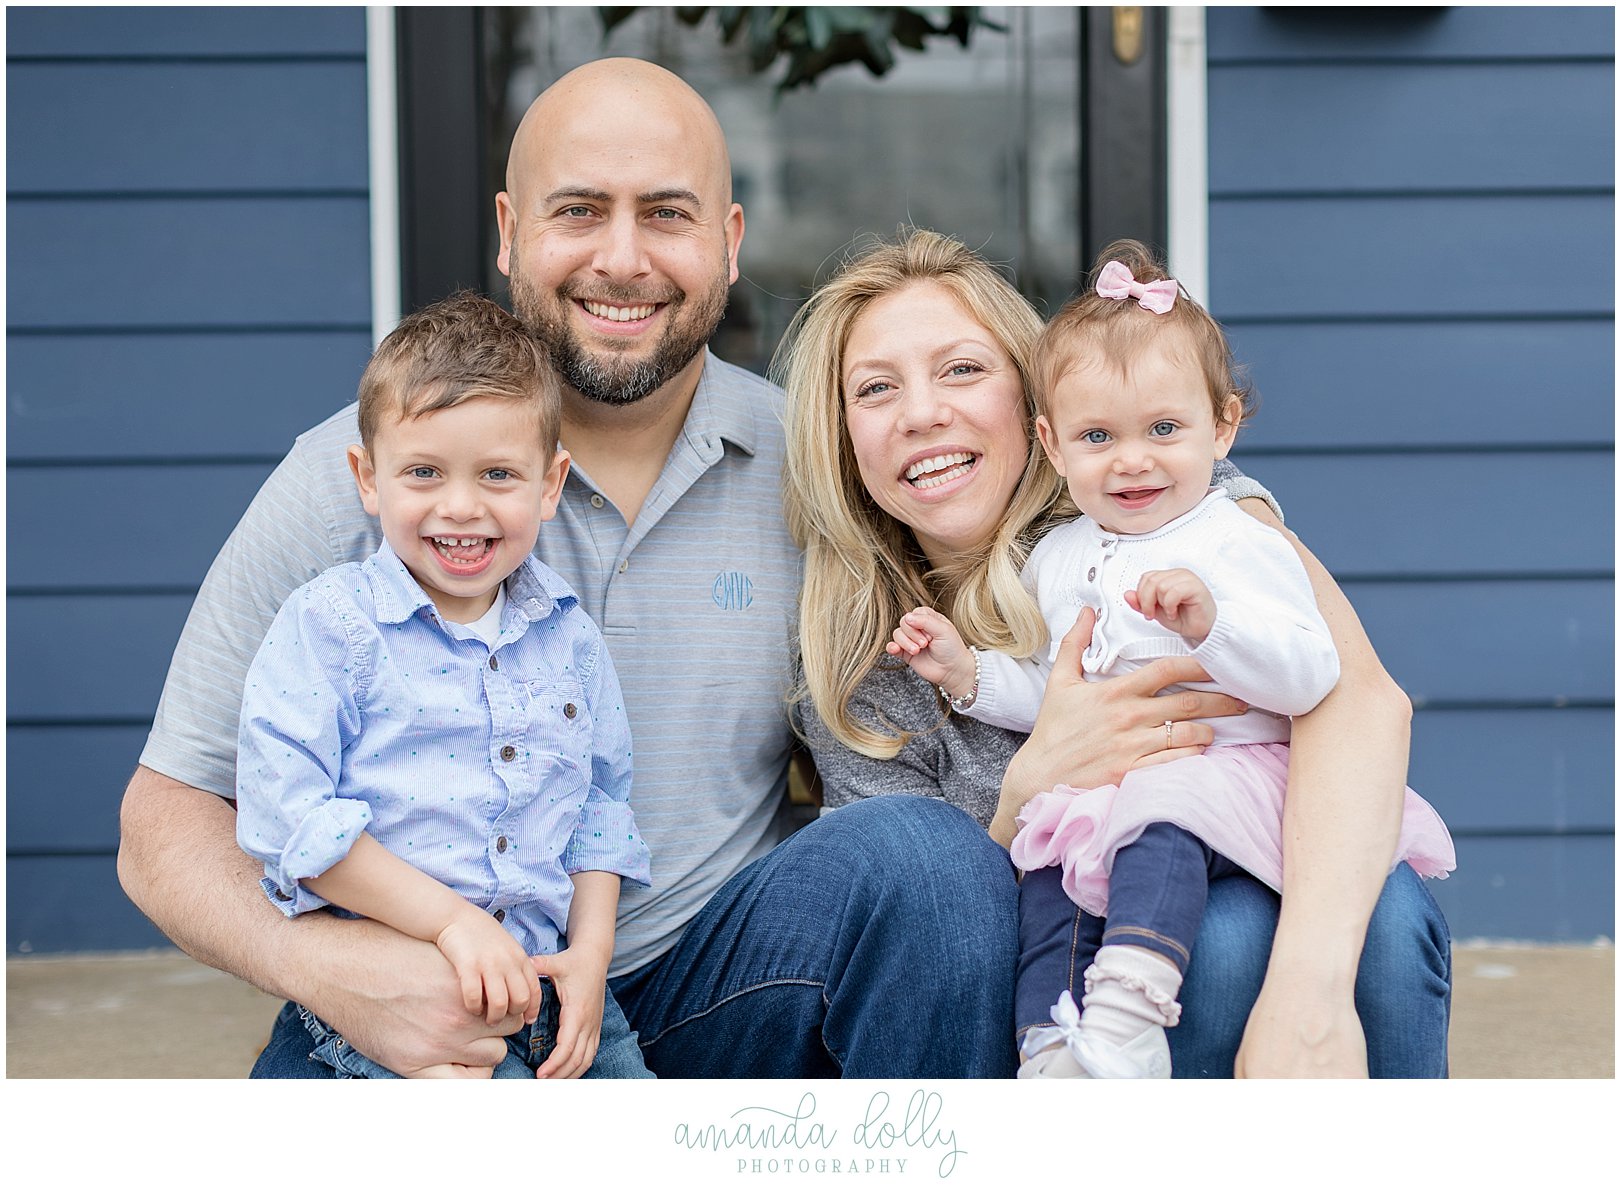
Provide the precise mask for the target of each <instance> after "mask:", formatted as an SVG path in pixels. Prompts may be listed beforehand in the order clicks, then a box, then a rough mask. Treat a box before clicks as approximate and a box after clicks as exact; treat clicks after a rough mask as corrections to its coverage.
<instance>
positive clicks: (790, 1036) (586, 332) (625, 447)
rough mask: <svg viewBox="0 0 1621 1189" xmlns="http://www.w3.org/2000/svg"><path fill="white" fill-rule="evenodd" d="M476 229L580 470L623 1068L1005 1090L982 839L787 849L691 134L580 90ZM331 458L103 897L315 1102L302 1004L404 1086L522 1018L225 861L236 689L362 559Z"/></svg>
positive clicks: (644, 70) (647, 70) (299, 481)
mask: <svg viewBox="0 0 1621 1189" xmlns="http://www.w3.org/2000/svg"><path fill="white" fill-rule="evenodd" d="M496 214H497V217H498V219H499V223H500V231H501V248H500V255H499V257H498V265H499V267H500V268H501V270H502V271H503V272H504V273H506V274H507V275H508V276H509V277H510V279H511V282H512V301H513V307H514V310H515V312H516V313H517V314H518V315H519V317H520V318H522V319H523V320H524V321H525V322H526V323H527V324H528V325H529V326H531V327H532V328H533V329H534V330H535V332H536V334H537V335H538V336H539V337H540V338H541V339H542V340H543V341H544V342H545V343H546V345H547V348H548V350H549V352H550V354H551V358H552V361H553V363H554V365H555V367H556V369H557V371H558V373H559V375H560V376H561V377H562V378H563V381H564V402H563V430H562V440H563V445H564V446H565V447H566V448H567V449H568V451H569V453H570V454H571V455H572V457H573V467H572V469H571V471H570V474H569V477H568V481H567V484H566V486H565V488H564V492H563V496H562V499H561V502H560V504H559V508H558V514H557V518H556V519H555V520H554V521H553V522H552V523H551V524H549V525H547V526H546V528H545V529H544V530H543V531H542V532H541V534H540V541H539V543H538V545H537V547H536V553H537V555H538V556H539V557H540V558H541V560H542V561H544V562H546V563H547V564H548V565H550V566H551V567H552V568H553V569H554V570H556V571H558V572H559V573H560V574H562V575H563V577H564V578H565V579H567V581H568V582H569V584H570V585H571V586H572V587H573V589H574V591H575V592H576V593H577V594H578V596H579V598H580V601H581V603H582V605H583V606H584V607H585V608H586V609H587V611H589V612H590V614H591V615H592V617H593V618H594V619H595V620H596V621H597V622H598V624H600V625H601V627H602V629H603V634H604V636H605V638H606V640H607V643H608V647H609V649H610V650H611V652H612V654H613V657H614V662H615V667H616V668H617V670H618V672H619V676H620V680H621V683H622V685H623V688H624V694H625V702H626V706H625V709H626V712H627V714H628V716H629V718H630V722H631V730H632V736H633V739H634V746H635V759H634V765H635V772H634V777H633V783H632V794H631V795H632V798H633V805H634V807H635V811H636V820H637V824H638V826H639V828H640V830H641V832H642V835H643V837H644V838H645V839H646V840H647V843H648V845H649V847H650V848H651V850H652V854H653V869H652V870H653V885H652V887H651V888H648V889H642V888H634V889H630V890H626V891H624V892H623V894H622V896H621V900H620V908H619V924H618V933H617V939H616V946H615V952H614V955H613V960H612V964H611V966H610V967H609V970H608V973H609V976H610V982H611V985H612V987H613V991H614V995H615V998H616V999H617V1000H618V1001H619V1003H620V1004H621V1006H622V1007H623V1008H624V1010H625V1012H626V1015H627V1016H628V1017H629V1018H630V1021H631V1025H632V1027H633V1028H635V1029H637V1030H638V1031H639V1033H640V1041H641V1044H642V1048H643V1053H644V1056H645V1057H646V1060H647V1064H648V1066H649V1068H651V1069H652V1070H653V1071H654V1072H655V1073H657V1074H658V1075H660V1076H663V1077H794V1076H798V1077H803V1076H838V1075H840V1074H843V1075H847V1076H860V1077H900V1076H923V1077H961V1076H1011V1074H1012V1069H1013V1047H1012V1040H1011V1035H1012V972H1013V966H1014V957H1015V952H1016V945H1017V941H1016V923H1015V904H1014V895H1015V889H1014V885H1013V882H1012V879H1011V876H1010V873H1009V867H1008V862H1007V857H1006V855H1005V853H1003V852H1002V851H1000V850H999V849H998V848H997V847H995V845H994V844H992V843H991V842H990V841H989V839H988V838H987V836H986V834H985V832H984V831H983V830H981V829H979V828H978V827H977V826H976V825H974V823H973V822H972V821H971V820H970V819H969V818H968V817H967V816H966V815H965V814H962V813H961V812H959V811H957V810H955V809H953V808H951V807H949V806H946V805H944V804H942V803H939V802H934V801H925V800H923V799H918V798H887V797H886V798H875V799H873V800H871V801H868V802H865V803H863V804H860V805H855V806H850V807H847V808H844V809H841V810H840V811H839V812H838V813H837V814H833V815H831V816H829V817H826V818H823V819H821V820H819V821H817V822H814V823H813V824H811V825H810V826H808V827H806V828H805V829H804V830H801V831H799V832H798V833H795V834H793V835H792V836H789V837H786V840H784V839H785V836H786V834H787V831H786V829H785V809H786V795H785V793H786V782H787V764H788V755H789V748H790V743H791V738H792V735H791V731H790V728H789V724H788V721H787V718H786V714H785V710H784V707H785V704H786V695H787V692H788V688H789V684H790V681H791V678H792V662H791V656H792V642H793V622H794V613H795V602H796V596H797V590H798V582H799V556H798V553H797V551H796V550H795V548H794V546H793V543H792V541H791V539H790V538H789V535H788V532H787V529H786V527H785V525H784V523H783V519H782V512H781V506H780V494H779V493H780V485H779V472H780V468H781V464H782V457H783V437H782V430H781V414H782V394H781V392H780V391H779V390H778V389H776V388H775V387H773V386H772V385H770V384H767V383H766V382H765V381H764V380H762V379H761V378H759V377H758V376H755V375H752V374H751V373H748V372H746V371H743V370H742V369H740V368H736V367H733V366H731V365H730V364H727V363H725V362H723V361H721V360H720V359H717V358H716V357H715V356H714V355H713V354H711V353H710V352H709V351H708V349H707V344H708V342H709V339H710V337H711V336H712V335H713V333H714V331H715V327H716V325H717V324H718V322H719V321H720V317H721V314H722V313H723V311H724V309H725V306H726V298H727V292H728V289H729V287H730V285H731V284H732V282H734V281H736V279H737V276H738V264H737V262H738V252H739V250H740V248H741V246H742V243H743V228H744V220H743V210H742V208H741V207H740V206H738V205H737V204H736V203H735V202H733V201H732V195H731V166H730V162H729V159H728V157H727V152H726V143H725V138H724V136H723V135H722V132H721V129H720V126H719V124H718V123H717V121H716V119H715V116H714V113H713V112H712V111H710V109H709V107H708V105H707V104H706V103H705V102H704V101H703V99H702V98H701V97H699V96H698V94H697V93H696V92H694V91H693V90H692V89H691V88H690V87H688V86H687V85H686V84H685V83H684V82H682V81H681V80H680V79H678V78H677V77H676V76H674V75H673V74H670V73H669V72H668V71H665V70H662V69H660V68H658V67H656V66H652V65H650V64H648V63H645V62H638V61H634V60H630V59H606V60H603V61H599V62H594V63H591V64H589V65H587V66H583V67H581V68H579V69H578V70H575V71H573V72H571V73H570V74H568V75H566V76H565V77H563V78H562V79H560V80H559V81H558V82H557V83H556V84H554V85H553V86H552V87H550V88H549V89H548V90H547V91H546V92H545V93H544V94H543V95H541V96H540V98H539V99H537V100H536V101H535V103H534V105H533V106H532V107H531V108H530V109H529V111H528V113H527V114H526V115H525V117H524V120H523V122H522V124H521V125H520V126H519V129H518V132H517V134H516V136H515V137H514V140H513V144H512V151H511V155H510V158H509V164H508V172H507V188H506V190H505V191H504V192H503V193H501V194H499V195H497V196H496ZM357 440H358V437H357V433H356V427H355V415H354V409H353V406H351V407H350V408H348V409H346V410H344V411H343V412H341V413H339V414H337V415H335V416H334V417H332V418H330V419H328V420H327V421H325V422H323V423H322V424H321V425H319V426H316V427H315V428H314V429H312V430H310V431H309V432H308V433H306V434H304V435H302V436H301V437H300V438H299V439H298V441H297V442H296V443H295V444H294V446H293V449H292V451H291V452H290V453H289V454H288V456H287V458H286V459H285V460H283V462H282V463H281V465H280V466H278V467H277V469H276V471H275V472H274V473H273V474H272V475H271V477H270V478H269V479H268V480H267V481H266V483H265V486H264V487H263V489H261V491H260V492H259V494H258V496H256V497H255V499H254V501H253V503H252V505H251V506H250V507H249V508H248V510H247V512H246V513H245V514H244V516H243V518H242V521H241V522H240V523H239V525H238V526H237V528H236V530H235V531H234V532H233V533H232V535H231V538H230V540H228V541H227V542H226V544H225V546H224V548H223V549H222V550H221V552H220V555H219V557H218V558H217V559H216V560H215V563H214V565H213V567H212V568H211V569H210V571H209V574H208V577H207V578H206V579H205V581H204V584H203V587H202V589H201V591H200V592H199V594H198V597H197V601H196V603H195V604H194V606H193V608H192V612H191V615H190V616H189V618H188V620H187V623H186V628H185V631H184V632H183V634H182V636H181V640H180V643H179V645H178V646H177V648H176V651H175V656H174V660H173V662H172V664H171V667H170V670H169V675H168V679H167V682H166V683H165V686H164V692H163V698H162V701H161V702H160V704H159V707H158V712H157V715H156V718H155V720H154V724H153V728H152V733H151V736H150V738H149V739H148V742H147V746H146V749H145V751H144V752H143V753H142V756H141V767H140V768H138V769H137V770H136V774H135V776H134V778H133V779H132V780H131V781H130V785H129V788H128V790H127V791H126V793H125V797H124V805H123V812H122V827H123V833H122V842H121V845H120V849H119V875H120V878H121V879H122V881H123V884H124V887H125V889H126V891H127V892H128V893H129V896H130V898H131V899H132V900H134V901H135V903H136V904H137V905H139V906H140V908H141V909H142V911H144V912H145V913H146V914H147V915H148V916H149V917H151V918H152V920H153V921H155V922H156V923H157V924H158V926H159V927H160V928H162V929H163V930H164V932H165V933H167V934H168V935H169V936H170V937H171V938H172V939H173V940H174V941H175V942H176V944H178V945H179V946H180V947H181V948H182V949H184V950H186V952H188V953H189V954H191V955H192V956H193V957H195V958H198V959H199V960H201V961H203V962H206V963H208V964H209V965H212V966H216V967H218V968H220V969H222V970H227V971H229V972H231V973H233V974H235V975H237V976H238V977H240V978H244V979H246V980H248V981H249V982H252V983H254V984H255V985H257V986H259V987H262V988H264V989H265V990H267V991H270V992H272V993H273V994H276V995H279V996H281V997H284V998H286V999H287V1000H289V1002H288V1004H287V1006H286V1007H285V1008H284V1009H283V1011H282V1013H281V1015H280V1016H279V1017H278V1020H277V1024H276V1028H275V1031H274V1033H273V1035H272V1038H271V1042H270V1044H269V1045H268V1046H267V1047H266V1049H265V1051H264V1053H263V1054H262V1055H261V1056H260V1058H259V1061H258V1063H257V1065H256V1066H255V1069H254V1074H255V1076H261V1077H312V1076H329V1075H330V1074H331V1072H332V1071H331V1070H329V1069H327V1068H326V1067H325V1066H323V1065H319V1064H316V1063H313V1062H311V1061H310V1060H309V1054H310V1051H311V1049H312V1048H313V1043H314V1042H313V1040H312V1038H311V1036H310V1034H309V1032H308V1031H307V1030H306V1029H305V1028H304V1026H303V1025H302V1023H301V1022H300V1015H299V1007H298V1005H303V1007H305V1008H307V1009H308V1010H309V1011H311V1012H314V1013H316V1014H317V1015H318V1016H319V1017H320V1018H321V1019H323V1020H325V1021H327V1022H328V1023H330V1024H331V1025H332V1027H333V1028H335V1029H336V1030H337V1031H338V1032H340V1033H341V1034H342V1035H343V1036H344V1037H345V1038H347V1039H348V1040H349V1042H350V1043H352V1044H354V1045H355V1046H356V1047H357V1048H359V1049H360V1050H361V1051H362V1052H364V1053H365V1054H366V1055H368V1056H370V1057H372V1058H374V1059H375V1060H377V1061H379V1062H381V1063H382V1064H383V1065H385V1066H387V1067H389V1068H390V1069H393V1070H396V1071H397V1072H400V1073H402V1074H406V1075H409V1074H411V1073H413V1072H416V1071H417V1070H421V1069H424V1068H426V1067H429V1066H443V1065H448V1064H459V1065H468V1066H478V1065H494V1064H496V1063H497V1062H499V1061H500V1059H501V1058H502V1056H503V1055H504V1054H505V1051H506V1046H505V1043H504V1041H503V1040H502V1037H503V1036H504V1035H505V1034H506V1033H508V1032H511V1031H514V1030H515V1029H516V1028H517V1026H518V1024H519V1021H518V1020H517V1019H513V1020H509V1021H504V1022H502V1023H501V1024H499V1025H495V1026H491V1025H489V1024H487V1023H486V1022H485V1021H484V1020H483V1019H482V1018H480V1017H477V1016H474V1015H471V1014H469V1013H468V1012H467V1011H466V1010H465V1009H464V1008H463V1007H462V1005H461V996H460V994H459V991H458V989H457V986H456V983H455V980H454V978H453V976H452V973H451V969H450V967H449V965H448V964H446V963H445V961H444V959H443V957H442V956H441V955H440V954H439V951H438V950H437V949H436V948H435V947H434V946H432V945H428V944H426V943H423V942H419V941H415V940H413V939H410V938H407V937H405V936H404V935H402V934H399V933H395V932H393V931H392V930H389V929H387V928H385V927H382V926H379V925H377V924H376V923H375V922H372V921H366V920H348V919H339V918H337V917H333V916H329V915H326V914H324V913H310V914H306V915H304V916H302V917H299V918H297V919H295V920H292V921H289V920H287V919H286V918H285V917H284V916H283V915H282V914H281V913H280V912H279V911H278V910H277V909H275V908H274V907H272V906H271V905H270V903H269V902H268V900H267V898H266V895H265V892H264V891H263V890H262V889H261V888H260V886H259V880H260V876H261V874H262V872H261V871H260V870H259V869H258V866H257V864H255V863H254V862H253V861H251V860H249V859H247V858H246V856H244V855H243V854H242V853H241V852H240V851H239V850H238V849H237V846H236V842H235V823H234V818H235V813H234V808H233V804H232V801H231V800H230V798H232V797H233V796H234V792H235V759H236V732H237V718H238V709H239V704H240V700H241V688H242V680H243V674H244V673H245V672H246V669H247V665H248V662H249V661H250V660H251V659H252V657H253V654H254V652H255V651H256V650H257V648H258V646H259V643H260V641H261V640H262V639H263V636H264V634H265V631H266V630H267V628H268V626H269V624H270V622H271V619H272V618H273V617H274V614H275V612H276V609H277V608H278V607H279V606H280V604H281V602H282V601H283V599H285V598H286V596H287V595H288V594H289V593H290V592H291V591H293V590H294V589H296V588H297V587H298V586H300V585H302V584H303V583H305V582H307V581H308V580H309V579H311V578H313V577H314V576H315V575H316V574H318V573H320V572H321V571H323V570H325V569H327V568H329V567H331V566H333V565H337V564H340V563H342V562H346V561H355V560H360V559H362V558H364V557H367V556H369V555H370V554H371V553H372V552H373V551H374V550H375V549H376V547H377V545H378V543H379V541H380V539H381V536H380V533H379V530H378V527H377V523H376V521H375V520H372V519H371V518H370V517H368V516H366V514H365V511H364V509H363V508H362V507H361V505H360V501H359V498H358V496H357V495H356V493H355V490H354V486H353V483H352V481H351V480H350V477H349V474H348V469H347V466H346V463H345V450H346V448H347V447H348V446H349V445H350V444H352V443H353V442H355V441H357ZM537 692H543V691H537ZM473 791H475V792H476V791H477V790H473ZM499 808H500V807H499V806H496V807H495V808H494V809H493V810H492V813H498V812H499ZM491 835H492V839H493V838H494V837H495V835H496V830H495V828H494V825H493V819H492V830H491ZM492 845H493V842H492ZM564 1012H565V1018H564V1025H563V1026H564V1027H565V1028H566V1027H568V1006H567V1004H565V1005H564Z"/></svg>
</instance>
